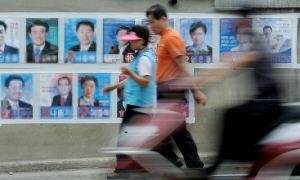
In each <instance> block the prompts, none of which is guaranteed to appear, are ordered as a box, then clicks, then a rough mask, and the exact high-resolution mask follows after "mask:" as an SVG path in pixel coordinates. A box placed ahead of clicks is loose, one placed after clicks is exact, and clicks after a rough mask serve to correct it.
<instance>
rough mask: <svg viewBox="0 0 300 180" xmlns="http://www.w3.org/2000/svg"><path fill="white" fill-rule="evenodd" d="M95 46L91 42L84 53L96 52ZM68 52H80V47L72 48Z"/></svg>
mask: <svg viewBox="0 0 300 180" xmlns="http://www.w3.org/2000/svg"><path fill="white" fill-rule="evenodd" d="M96 49H97V44H96V43H95V42H94V41H93V42H92V44H91V45H90V46H89V47H88V49H87V50H86V51H96ZM70 51H80V45H77V46H73V47H72V48H71V49H70Z"/></svg>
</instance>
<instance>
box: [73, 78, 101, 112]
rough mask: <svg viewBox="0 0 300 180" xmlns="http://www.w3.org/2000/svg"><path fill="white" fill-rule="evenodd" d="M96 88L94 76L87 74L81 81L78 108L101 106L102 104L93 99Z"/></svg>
mask: <svg viewBox="0 0 300 180" xmlns="http://www.w3.org/2000/svg"><path fill="white" fill-rule="evenodd" d="M97 86H98V83H97V79H96V77H95V76H94V75H91V74H87V75H85V76H84V77H82V79H81V89H82V92H83V96H81V97H80V98H79V99H78V106H101V105H102V103H101V102H100V101H99V100H98V99H95V98H94V94H95V91H96V88H97Z"/></svg>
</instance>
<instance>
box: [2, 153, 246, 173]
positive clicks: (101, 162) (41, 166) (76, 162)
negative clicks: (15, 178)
mask: <svg viewBox="0 0 300 180" xmlns="http://www.w3.org/2000/svg"><path fill="white" fill-rule="evenodd" d="M199 156H200V157H201V160H202V161H203V162H204V163H205V165H208V164H212V163H213V162H214V160H215V157H216V153H199ZM229 164H230V163H229ZM241 164H244V165H243V166H240V165H238V164H237V163H233V164H231V165H229V166H228V165H226V167H227V168H228V169H231V168H235V167H237V168H239V167H241V168H242V169H245V168H248V167H249V163H247V162H246V163H245V162H241ZM114 166H115V157H100V158H81V159H55V160H53V159H52V160H43V161H22V162H2V163H0V173H6V174H9V173H16V172H37V171H66V170H76V169H77V170H79V169H99V168H100V167H101V168H102V169H103V168H110V169H112V168H113V167H114ZM226 167H225V168H226Z"/></svg>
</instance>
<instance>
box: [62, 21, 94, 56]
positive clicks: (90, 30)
mask: <svg viewBox="0 0 300 180" xmlns="http://www.w3.org/2000/svg"><path fill="white" fill-rule="evenodd" d="M94 30H95V27H94V24H93V23H92V22H91V21H90V20H87V19H84V20H82V21H80V22H78V23H77V24H76V36H77V38H78V40H79V42H80V44H79V45H76V46H73V47H72V48H71V49H69V51H68V53H67V62H72V60H73V59H74V58H75V54H74V53H73V51H96V50H97V44H96V43H95V42H94V41H93V39H94Z"/></svg>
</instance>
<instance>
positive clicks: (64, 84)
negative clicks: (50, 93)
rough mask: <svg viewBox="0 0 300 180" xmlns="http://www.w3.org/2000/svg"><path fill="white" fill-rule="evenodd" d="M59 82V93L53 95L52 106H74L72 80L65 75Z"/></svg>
mask: <svg viewBox="0 0 300 180" xmlns="http://www.w3.org/2000/svg"><path fill="white" fill-rule="evenodd" d="M57 84H58V91H59V95H56V96H54V97H53V99H52V104H51V106H72V93H71V92H70V90H71V80H70V79H69V78H68V77H67V76H63V77H60V78H59V79H58V81H57Z"/></svg>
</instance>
